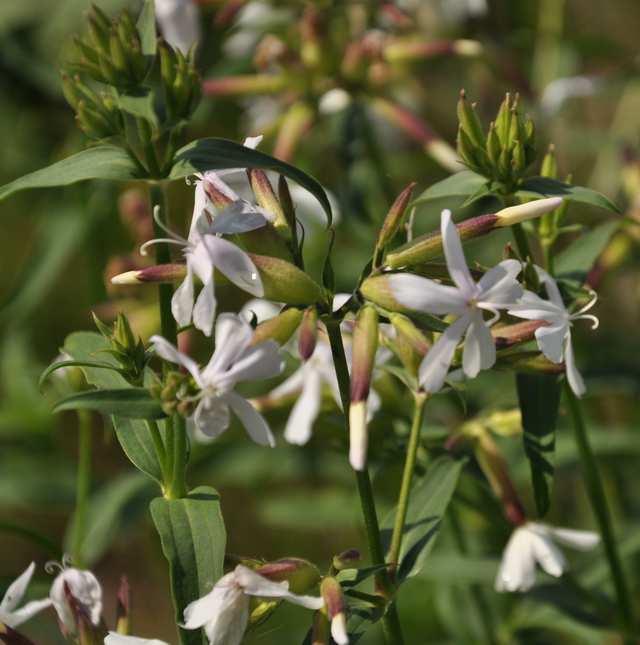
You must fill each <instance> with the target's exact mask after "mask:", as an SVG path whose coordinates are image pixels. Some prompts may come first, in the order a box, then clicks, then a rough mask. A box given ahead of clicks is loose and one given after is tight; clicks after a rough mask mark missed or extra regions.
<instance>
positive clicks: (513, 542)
mask: <svg viewBox="0 0 640 645" xmlns="http://www.w3.org/2000/svg"><path fill="white" fill-rule="evenodd" d="M535 579H536V569H535V560H534V557H533V547H532V540H531V535H530V533H529V531H528V530H527V529H526V528H525V527H519V528H517V529H516V530H515V531H514V532H513V535H512V536H511V538H510V539H509V542H508V544H507V547H506V548H505V550H504V553H503V555H502V561H501V562H500V568H499V569H498V574H497V576H496V581H495V589H496V591H528V590H529V589H531V587H533V585H534V583H535Z"/></svg>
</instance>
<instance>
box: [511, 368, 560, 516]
mask: <svg viewBox="0 0 640 645" xmlns="http://www.w3.org/2000/svg"><path fill="white" fill-rule="evenodd" d="M516 385H517V389H518V400H519V402H520V412H521V414H522V429H523V434H522V438H523V441H524V451H525V454H526V455H527V459H528V460H529V465H530V467H531V481H532V483H533V492H534V498H535V501H536V508H537V509H538V514H539V515H540V516H541V517H542V516H544V515H545V514H546V513H547V511H548V510H549V506H550V503H551V486H552V484H553V470H554V468H553V460H554V453H555V443H556V423H557V421H558V410H559V407H560V391H561V390H560V384H559V383H558V378H557V377H556V376H553V375H549V374H523V373H520V374H517V375H516Z"/></svg>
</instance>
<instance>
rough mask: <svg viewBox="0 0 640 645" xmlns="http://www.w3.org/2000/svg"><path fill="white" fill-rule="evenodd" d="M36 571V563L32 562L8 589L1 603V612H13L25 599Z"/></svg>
mask: <svg viewBox="0 0 640 645" xmlns="http://www.w3.org/2000/svg"><path fill="white" fill-rule="evenodd" d="M35 569H36V563H35V562H32V563H31V564H30V565H29V566H28V567H27V568H26V569H25V570H24V571H23V572H22V573H21V574H20V575H19V576H18V577H17V578H16V579H15V580H14V581H13V582H12V583H11V584H10V585H9V588H8V589H7V591H6V593H5V594H4V597H3V598H2V602H0V611H2V612H11V611H13V610H14V609H15V608H16V607H17V606H18V604H19V603H20V601H21V600H22V599H23V598H24V594H25V593H26V591H27V587H28V586H29V583H30V582H31V578H32V577H33V572H34V571H35Z"/></svg>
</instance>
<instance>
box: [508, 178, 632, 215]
mask: <svg viewBox="0 0 640 645" xmlns="http://www.w3.org/2000/svg"><path fill="white" fill-rule="evenodd" d="M517 195H518V196H519V197H540V196H542V197H555V196H558V197H564V198H565V199H566V200H567V201H570V202H578V203H580V204H589V205H590V206H597V207H599V208H604V209H605V210H608V211H612V212H614V213H620V209H619V208H618V207H617V206H616V205H615V204H614V203H613V202H612V201H611V200H610V199H609V198H608V197H607V196H606V195H603V194H602V193H599V192H598V191H597V190H592V189H591V188H585V187H584V186H572V185H571V184H565V183H564V182H562V181H558V180H557V179H551V178H550V177H531V178H529V179H526V180H525V181H524V182H523V183H522V184H521V186H520V190H518V192H517Z"/></svg>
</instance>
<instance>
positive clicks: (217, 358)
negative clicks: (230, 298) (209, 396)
mask: <svg viewBox="0 0 640 645" xmlns="http://www.w3.org/2000/svg"><path fill="white" fill-rule="evenodd" d="M252 335H253V330H252V329H251V325H250V324H249V323H248V322H247V321H246V320H243V319H242V318H241V317H240V316H237V315H235V314H230V313H224V314H220V315H219V316H218V320H217V321H216V334H215V341H216V349H215V351H214V352H213V355H212V356H211V358H210V359H209V363H207V366H206V367H205V368H204V369H203V370H202V377H203V379H204V380H205V381H207V382H208V381H210V380H211V379H213V378H214V377H215V376H216V375H219V374H222V373H223V372H226V371H227V370H228V369H229V368H230V367H231V365H233V363H234V362H235V361H236V360H237V359H238V358H239V357H240V356H241V355H242V354H243V353H244V352H245V350H246V349H247V347H248V346H249V343H250V342H251V336H252Z"/></svg>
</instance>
